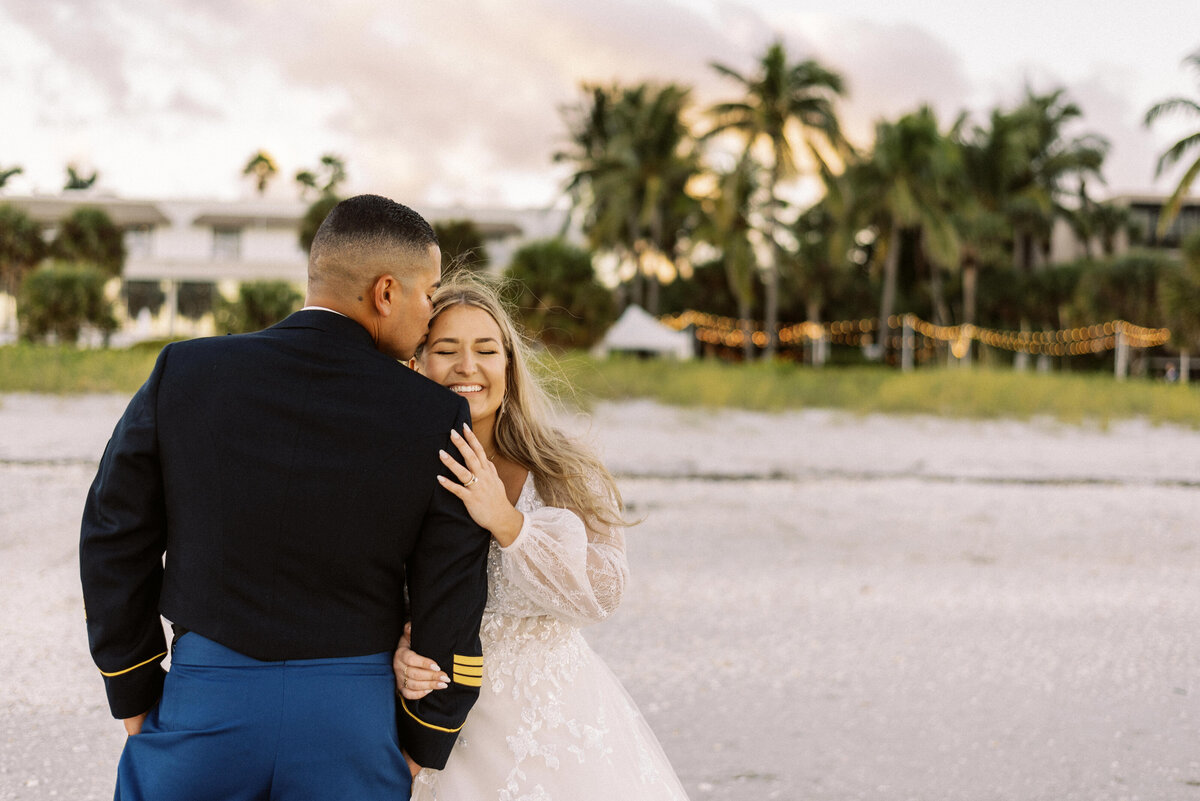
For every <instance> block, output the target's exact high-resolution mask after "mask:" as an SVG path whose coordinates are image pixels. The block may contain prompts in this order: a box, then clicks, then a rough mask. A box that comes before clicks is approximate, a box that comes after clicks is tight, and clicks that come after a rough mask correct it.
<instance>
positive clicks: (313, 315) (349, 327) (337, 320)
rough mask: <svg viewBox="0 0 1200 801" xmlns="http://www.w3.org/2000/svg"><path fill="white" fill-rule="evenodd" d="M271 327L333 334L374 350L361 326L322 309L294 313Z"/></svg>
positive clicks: (367, 334)
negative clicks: (306, 329)
mask: <svg viewBox="0 0 1200 801" xmlns="http://www.w3.org/2000/svg"><path fill="white" fill-rule="evenodd" d="M271 327H272V328H310V329H313V330H316V331H324V332H325V333H328V334H333V335H334V336H336V337H338V338H339V339H346V340H349V341H351V342H354V343H356V344H359V345H366V346H367V347H369V348H371V349H372V350H375V349H376V348H375V341H374V340H373V339H371V335H370V334H369V333H368V332H367V329H365V328H363V327H362V325H360V324H359V323H358V322H356V321H354V320H352V319H350V318H349V317H346V316H344V315H341V314H338V313H337V312H332V311H326V310H324V309H309V310H308V311H298V312H294V313H293V314H290V315H288V317H287V318H286V319H284V320H283V321H282V322H279V323H276V324H275V325H273V326H271Z"/></svg>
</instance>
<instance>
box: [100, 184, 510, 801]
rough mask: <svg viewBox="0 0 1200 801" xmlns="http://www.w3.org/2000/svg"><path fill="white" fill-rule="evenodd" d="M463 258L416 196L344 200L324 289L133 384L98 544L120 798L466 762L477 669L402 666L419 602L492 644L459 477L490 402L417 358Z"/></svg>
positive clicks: (446, 650)
mask: <svg viewBox="0 0 1200 801" xmlns="http://www.w3.org/2000/svg"><path fill="white" fill-rule="evenodd" d="M440 265H441V253H440V250H439V248H438V244H437V237H436V236H435V235H434V233H433V229H432V228H430V226H429V224H428V223H427V222H426V221H425V220H424V219H422V218H421V217H420V215H418V214H417V213H416V212H414V211H412V210H411V209H409V208H406V207H405V206H402V205H400V204H398V203H395V202H393V201H391V200H388V199H386V198H382V197H378V196H375V195H362V196H358V197H353V198H350V199H348V200H344V201H342V202H341V203H339V204H338V205H337V206H335V207H334V209H333V210H332V211H331V212H330V214H329V216H328V218H327V219H326V220H325V222H324V223H323V224H322V225H321V227H320V229H319V230H318V232H317V234H316V237H315V239H314V240H313V244H312V250H311V255H310V257H309V266H308V295H307V297H308V300H307V302H308V303H309V304H310V305H309V306H307V307H306V308H304V309H302V310H301V311H299V312H297V313H295V314H293V315H291V316H290V317H288V318H287V319H286V320H284V321H283V322H281V323H280V324H278V325H276V326H274V327H273V328H270V329H267V330H265V331H260V332H257V333H253V334H246V335H242V336H227V337H216V338H211V339H202V340H193V341H190V342H180V343H175V344H172V345H168V346H167V347H166V348H164V349H163V351H162V353H161V354H160V355H159V358H158V362H157V364H156V365H155V367H154V371H153V373H152V374H151V376H150V378H149V380H147V381H146V383H145V385H143V386H142V388H141V389H140V390H138V392H137V394H136V395H135V396H134V397H133V400H132V401H131V402H130V404H129V407H128V408H127V409H126V411H125V414H124V416H123V417H122V418H121V420H120V422H119V423H118V424H117V426H116V430H115V431H114V432H113V435H112V439H111V440H110V441H109V443H108V447H107V449H106V450H105V452H104V457H103V459H102V460H101V462H100V468H99V471H98V472H97V474H96V479H95V481H94V483H93V484H92V487H91V490H90V492H89V493H88V498H87V503H86V508H85V510H84V515H83V525H82V535H81V541H80V564H81V573H82V579H83V594H84V601H85V604H86V616H87V629H88V639H89V642H90V645H91V650H92V655H93V658H94V659H95V661H96V664H97V666H99V668H100V670H101V672H102V674H103V676H104V682H105V685H106V689H107V692H108V700H109V705H110V707H111V710H112V713H113V715H114V716H115V717H117V718H121V719H124V722H125V728H126V731H127V732H128V733H129V735H130V737H129V739H128V740H127V741H126V743H125V749H124V752H123V754H122V756H121V762H120V765H119V767H118V775H117V788H116V798H117V799H118V800H119V801H128V800H129V799H150V801H192V800H195V801H201V800H206V799H212V801H217V800H218V799H219V800H220V801H238V800H241V799H245V800H246V801H249V800H250V799H268V798H269V799H273V800H278V801H288V800H289V799H353V800H354V801H368V800H375V799H377V800H378V801H396V800H397V799H404V798H407V797H408V795H409V792H410V787H411V778H410V776H411V773H413V772H417V771H419V769H420V768H421V767H422V766H426V767H433V768H440V767H442V766H443V765H444V764H445V761H446V758H447V756H449V754H450V751H451V748H452V746H453V744H454V740H455V737H456V736H457V732H458V730H459V728H460V727H461V726H462V724H463V721H464V720H465V719H466V716H467V711H468V710H469V709H470V707H471V705H472V704H473V703H474V701H475V699H476V697H477V696H478V694H479V682H478V681H477V680H463V679H462V674H458V678H459V680H456V681H452V682H451V683H450V686H449V687H448V688H447V689H445V690H444V691H442V692H439V693H437V694H435V695H431V696H430V697H428V698H425V699H422V700H419V701H409V702H407V703H406V704H405V705H404V707H403V708H400V705H399V703H398V699H397V697H396V691H395V676H394V673H393V670H392V658H393V653H394V651H395V650H396V647H397V644H398V643H399V641H400V638H401V633H402V630H403V626H404V623H405V621H406V620H408V619H410V618H411V620H412V623H413V631H414V635H413V641H412V644H413V645H414V646H415V647H417V648H420V649H421V651H422V652H423V653H426V654H429V655H430V656H432V657H433V658H435V659H437V660H438V661H439V662H441V663H443V664H446V665H451V664H454V665H459V664H463V665H470V666H472V667H473V669H474V670H476V671H478V669H479V667H478V666H479V665H480V662H481V653H482V652H481V650H480V643H479V623H480V618H481V615H482V613H483V607H484V602H485V600H486V596H487V577H486V572H485V569H486V561H487V554H488V543H489V539H488V536H487V533H486V532H484V531H483V530H482V529H481V528H480V527H479V526H478V525H477V524H476V523H475V522H473V521H472V519H471V517H470V516H469V515H468V513H467V511H466V509H465V508H464V506H463V504H462V502H461V501H460V500H459V499H458V498H456V497H454V495H453V494H452V493H450V492H447V491H445V490H443V489H441V487H440V486H439V484H438V482H437V481H436V477H437V476H438V475H439V474H444V475H454V474H456V473H451V472H450V468H449V467H447V466H446V465H443V463H442V461H441V460H440V458H439V451H443V450H446V449H450V445H451V441H450V438H449V435H450V432H451V431H455V430H461V429H463V427H464V425H465V424H466V422H467V420H468V419H469V409H468V406H467V403H466V402H465V401H463V399H462V398H461V397H460V396H456V395H455V394H454V393H452V392H449V391H447V390H446V389H444V388H442V387H439V386H437V385H436V384H435V383H433V382H431V381H429V380H427V379H425V378H423V377H421V376H419V375H417V374H415V373H413V372H412V371H411V370H409V369H407V368H406V367H405V366H404V365H403V364H401V363H400V361H398V360H407V359H408V358H409V357H411V356H412V354H413V351H414V350H415V349H416V347H417V345H418V344H419V343H420V341H421V340H422V338H423V337H424V336H425V333H426V330H427V325H428V322H429V317H430V313H431V310H432V307H431V302H430V298H431V295H432V294H433V292H434V290H435V289H436V288H437V286H438V283H439V281H440ZM460 469H461V468H460ZM164 553H165V556H166V564H165V567H164V564H163V556H164ZM406 589H407V595H408V602H407V604H406V601H405V591H406ZM160 614H161V615H162V616H164V617H166V618H167V619H168V620H170V621H171V622H172V624H173V628H174V631H175V639H174V641H173V643H172V650H171V670H170V672H169V673H167V674H165V683H164V673H163V671H162V669H161V667H160V663H161V662H162V660H163V658H164V657H165V656H166V655H167V647H166V645H165V640H164V637H163V629H162V623H161V621H160ZM406 757H407V760H408V761H407V764H406Z"/></svg>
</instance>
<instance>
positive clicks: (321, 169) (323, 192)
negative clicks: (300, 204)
mask: <svg viewBox="0 0 1200 801" xmlns="http://www.w3.org/2000/svg"><path fill="white" fill-rule="evenodd" d="M345 181H346V162H345V161H343V160H342V159H341V157H340V156H336V155H334V154H333V153H326V154H325V155H323V156H321V162H320V164H319V165H318V166H317V168H316V169H315V170H299V171H297V172H296V183H297V184H298V185H299V186H300V197H301V199H307V198H308V194H309V192H316V193H318V194H319V195H320V196H322V197H333V196H335V195H337V190H338V187H339V186H341V185H342V184H343V183H344V182H345Z"/></svg>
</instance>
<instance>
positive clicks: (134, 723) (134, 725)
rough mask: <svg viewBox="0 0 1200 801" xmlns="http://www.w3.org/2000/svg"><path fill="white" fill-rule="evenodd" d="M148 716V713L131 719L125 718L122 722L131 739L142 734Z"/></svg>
mask: <svg viewBox="0 0 1200 801" xmlns="http://www.w3.org/2000/svg"><path fill="white" fill-rule="evenodd" d="M148 714H149V713H148V712H143V713H142V714H140V715H134V716H133V717H131V718H123V719H122V720H121V722H122V723H124V724H125V733H126V734H127V735H129V736H130V737H133V736H134V735H135V734H141V733H142V724H143V723H145V722H146V715H148Z"/></svg>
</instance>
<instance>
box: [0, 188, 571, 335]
mask: <svg viewBox="0 0 1200 801" xmlns="http://www.w3.org/2000/svg"><path fill="white" fill-rule="evenodd" d="M0 203H7V204H10V205H12V206H15V207H16V208H19V209H21V210H22V211H24V212H25V213H26V214H28V215H29V216H30V217H31V218H32V219H33V220H34V221H35V222H37V223H40V224H41V225H42V226H44V228H45V231H46V236H47V239H49V238H51V237H52V236H53V233H54V229H55V227H56V226H57V225H58V223H59V221H60V220H62V219H63V218H64V217H66V216H67V215H69V214H70V213H71V212H72V211H74V210H75V209H76V208H79V207H81V206H92V207H97V208H100V209H103V210H104V211H105V212H106V213H107V214H108V215H109V216H110V217H111V218H112V220H113V222H114V223H116V225H117V226H118V227H119V228H121V229H122V230H123V231H124V233H125V245H126V250H127V252H128V256H127V258H126V261H125V269H124V272H123V277H122V279H121V280H114V281H113V282H112V284H111V285H110V289H109V291H110V294H111V297H112V298H113V299H114V300H116V301H117V302H116V304H115V305H116V311H117V317H118V319H119V320H120V321H121V330H120V333H119V334H118V335H117V336H116V337H114V340H115V341H116V342H129V341H137V340H141V339H151V338H165V337H175V336H204V335H209V334H212V333H215V324H214V321H213V316H212V314H211V313H198V310H199V309H205V308H207V309H211V306H212V300H213V299H214V297H215V294H214V293H220V295H222V296H223V297H225V298H229V299H233V298H234V297H236V295H237V290H238V286H239V285H240V284H242V283H244V282H249V281H287V282H289V283H292V284H294V285H295V286H296V288H297V289H299V290H300V291H303V290H304V285H305V280H306V271H307V263H308V255H307V254H306V253H305V252H304V251H303V250H302V249H301V247H300V243H299V228H300V222H301V219H302V218H303V216H304V212H305V211H306V210H307V208H308V203H306V202H304V201H300V200H295V201H280V200H268V199H260V198H255V199H249V200H241V201H202V200H127V199H123V198H117V197H110V196H105V195H101V194H96V193H93V192H87V191H85V192H65V193H63V194H62V195H33V196H26V197H16V196H14V197H0ZM419 211H420V212H421V213H422V215H423V216H425V218H426V219H428V220H429V221H430V222H431V223H434V222H442V221H448V220H461V219H468V220H471V221H473V222H474V223H475V224H476V227H477V228H478V229H479V231H480V233H481V234H482V235H483V238H484V242H485V245H486V247H487V250H488V255H489V258H490V269H492V270H494V271H497V272H499V271H503V270H504V269H505V268H506V267H507V266H508V263H509V262H510V261H511V259H512V256H513V253H514V252H515V251H516V250H517V249H518V248H520V247H521V246H522V245H524V244H525V243H526V242H528V241H530V240H535V239H543V238H549V237H554V236H557V235H559V234H560V233H561V231H562V228H563V225H564V222H565V220H566V216H567V215H566V212H565V211H564V210H560V209H502V208H483V209H472V208H465V207H457V208H441V209H438V208H421V209H419ZM206 299H207V302H206ZM16 330H17V322H16V302H15V299H13V298H9V297H7V296H4V295H0V337H3V338H4V339H12V338H13V337H14V336H15V334H16Z"/></svg>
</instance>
